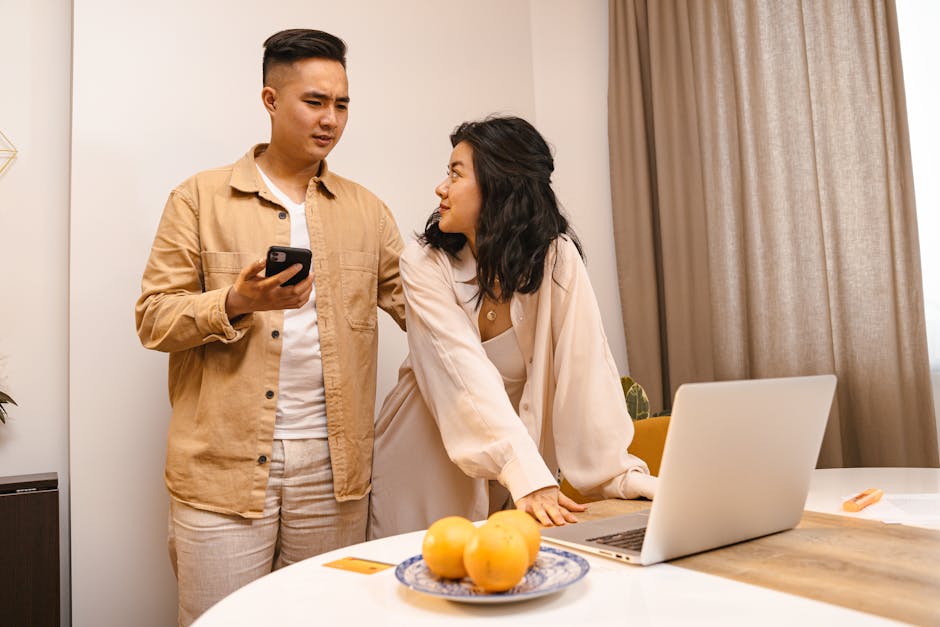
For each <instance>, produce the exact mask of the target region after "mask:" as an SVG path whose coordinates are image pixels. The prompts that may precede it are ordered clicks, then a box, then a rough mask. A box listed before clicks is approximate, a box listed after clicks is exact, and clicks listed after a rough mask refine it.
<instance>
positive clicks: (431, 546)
mask: <svg viewBox="0 0 940 627" xmlns="http://www.w3.org/2000/svg"><path fill="white" fill-rule="evenodd" d="M476 529H477V528H476V527H474V526H473V523H472V522H470V521H469V520H467V519H466V518H464V517H462V516H448V517H446V518H441V519H439V520H436V521H435V522H434V523H433V524H431V526H430V527H428V530H427V532H425V534H424V541H423V542H422V543H421V557H423V558H424V563H425V564H427V565H428V568H429V569H430V570H431V572H432V573H434V574H435V575H437V576H438V577H444V578H446V579H461V578H463V577H466V576H467V570H466V569H465V568H464V566H463V551H464V548H465V547H466V545H467V542H469V541H470V538H472V537H473V535H474V534H475V533H476Z"/></svg>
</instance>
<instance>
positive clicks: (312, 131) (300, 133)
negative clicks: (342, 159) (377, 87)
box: [262, 59, 349, 165]
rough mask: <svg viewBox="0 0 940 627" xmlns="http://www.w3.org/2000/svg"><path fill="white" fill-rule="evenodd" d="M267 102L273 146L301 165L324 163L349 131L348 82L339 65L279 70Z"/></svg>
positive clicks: (313, 63) (305, 63)
mask: <svg viewBox="0 0 940 627" xmlns="http://www.w3.org/2000/svg"><path fill="white" fill-rule="evenodd" d="M268 90H270V91H268ZM262 98H263V99H264V102H265V106H266V108H267V109H268V112H269V113H270V114H271V144H272V148H276V149H277V150H278V151H280V152H282V153H284V154H285V156H287V157H289V158H291V159H294V160H296V161H301V162H304V163H308V164H310V165H313V164H315V163H318V162H320V161H322V160H323V159H325V158H326V156H327V155H328V154H330V151H331V150H333V147H334V146H335V145H336V144H337V142H339V138H340V137H341V136H342V135H343V130H344V129H345V128H346V119H347V117H348V116H349V84H348V82H347V80H346V70H345V69H344V68H343V66H342V64H341V63H339V62H338V61H333V60H330V59H303V60H301V61H295V62H294V63H292V64H291V65H289V66H287V65H285V66H282V67H278V68H277V69H276V73H275V74H274V75H273V76H272V77H271V80H270V81H269V85H268V86H266V87H265V88H264V91H262Z"/></svg>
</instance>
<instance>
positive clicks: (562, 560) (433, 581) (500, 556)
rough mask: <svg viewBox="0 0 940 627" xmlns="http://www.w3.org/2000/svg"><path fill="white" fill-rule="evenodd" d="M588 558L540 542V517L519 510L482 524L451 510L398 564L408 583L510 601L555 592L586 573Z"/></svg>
mask: <svg viewBox="0 0 940 627" xmlns="http://www.w3.org/2000/svg"><path fill="white" fill-rule="evenodd" d="M588 570H590V566H589V565H588V563H587V561H586V560H585V559H584V558H582V557H579V556H578V555H575V554H574V553H570V552H568V551H564V550H561V549H556V548H553V547H542V546H541V532H540V530H539V525H538V523H536V522H535V520H534V519H533V518H532V517H531V516H529V514H527V513H525V512H522V511H519V510H505V511H501V512H496V513H495V514H493V515H492V516H490V518H489V519H488V520H487V521H486V522H485V523H483V524H482V525H480V526H479V527H478V526H476V525H474V524H473V523H472V522H470V521H469V520H467V519H466V518H462V517H459V516H448V517H446V518H441V519H440V520H437V521H435V522H434V524H432V525H431V526H430V527H428V530H427V532H426V533H425V535H424V540H423V542H422V546H421V555H415V556H414V557H411V558H409V559H407V560H405V561H403V562H402V563H400V564H398V566H397V567H396V569H395V577H397V578H398V580H399V581H400V582H401V583H402V584H403V585H405V586H407V587H408V588H411V589H412V590H416V591H418V592H422V593H425V594H430V595H433V596H437V597H442V598H445V599H449V600H452V601H460V602H464V603H508V602H513V601H523V600H526V599H533V598H536V597H541V596H545V595H547V594H551V593H553V592H557V591H559V590H561V589H563V588H566V587H568V586H570V585H571V584H573V583H575V582H577V581H579V580H580V579H581V578H582V577H584V576H585V575H586V574H587V572H588Z"/></svg>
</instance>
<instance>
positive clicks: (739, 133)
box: [609, 0, 938, 467]
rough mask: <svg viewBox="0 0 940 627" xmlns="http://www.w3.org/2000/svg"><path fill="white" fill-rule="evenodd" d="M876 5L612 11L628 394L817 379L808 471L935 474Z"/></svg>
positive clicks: (917, 283)
mask: <svg viewBox="0 0 940 627" xmlns="http://www.w3.org/2000/svg"><path fill="white" fill-rule="evenodd" d="M895 18H896V15H895V9H894V4H893V2H892V1H891V0H870V1H862V0H803V1H800V0H739V1H733V0H689V1H686V0H653V1H650V2H647V1H645V0H611V2H610V87H609V111H610V113H609V116H610V119H609V127H610V146H611V148H610V152H611V181H612V183H611V186H612V195H613V201H614V202H613V208H614V216H613V217H614V230H615V237H616V241H617V253H618V266H619V267H618V270H619V273H620V274H619V276H620V288H621V302H622V305H623V312H624V326H625V332H626V337H627V344H628V352H629V359H630V364H631V368H632V370H631V373H630V374H631V376H633V378H634V379H636V380H637V381H639V382H640V383H642V384H643V385H644V387H646V389H647V392H648V393H649V395H650V400H651V403H652V404H653V405H654V408H655V407H659V406H664V407H668V405H669V404H670V399H671V398H672V395H673V393H674V392H675V390H676V388H677V387H678V386H679V385H680V384H682V383H684V382H688V381H708V380H724V379H742V378H763V377H774V376H790V375H802V374H817V373H825V372H832V373H835V374H836V375H837V377H838V379H839V385H838V389H837V398H836V403H835V405H834V408H833V412H832V414H831V416H830V421H829V426H828V428H827V433H826V437H825V440H824V442H823V450H822V452H821V454H820V460H819V461H820V466H821V467H834V466H835V467H838V466H937V465H938V454H937V438H936V425H935V424H934V412H933V399H932V396H931V389H930V375H929V365H928V359H927V342H926V332H925V326H924V325H925V323H924V308H923V295H922V282H921V274H920V258H919V252H918V237H917V225H916V216H915V207H914V193H913V181H912V175H911V164H910V149H909V146H908V131H907V117H906V110H905V103H904V90H903V79H902V74H901V59H900V50H899V47H898V31H897V24H896V19H895Z"/></svg>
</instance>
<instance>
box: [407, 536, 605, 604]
mask: <svg viewBox="0 0 940 627" xmlns="http://www.w3.org/2000/svg"><path fill="white" fill-rule="evenodd" d="M590 568H591V567H590V566H589V565H588V563H587V561H585V560H584V558H582V557H579V556H577V555H575V554H574V553H569V552H568V551H563V550H561V549H556V548H553V547H547V546H543V547H542V548H541V549H540V550H539V556H538V559H536V560H535V564H533V565H532V568H530V569H529V572H527V573H526V575H525V577H523V579H522V581H520V582H519V583H518V584H517V585H516V587H515V588H512V589H510V590H507V591H506V592H485V591H483V590H481V589H480V588H478V587H477V586H476V585H475V584H474V583H473V582H472V581H470V578H469V577H464V578H463V579H442V578H441V577H438V576H437V575H435V574H434V573H432V572H431V571H430V570H428V567H427V565H426V564H425V563H424V560H423V559H421V556H420V555H415V556H414V557H409V558H408V559H406V560H405V561H404V562H402V563H401V564H399V565H398V567H397V568H395V576H396V577H398V581H400V582H401V583H402V584H404V585H405V586H408V587H409V588H411V589H412V590H417V591H418V592H423V593H425V594H430V595H433V596H436V597H441V598H444V599H449V600H451V601H460V602H462V603H511V602H513V601H524V600H527V599H534V598H536V597H540V596H544V595H546V594H551V593H553V592H557V591H559V590H561V589H562V588H567V587H568V586H570V585H571V584H573V583H574V582H576V581H578V580H579V579H581V578H582V577H584V576H585V575H586V574H587V572H588V570H590Z"/></svg>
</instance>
